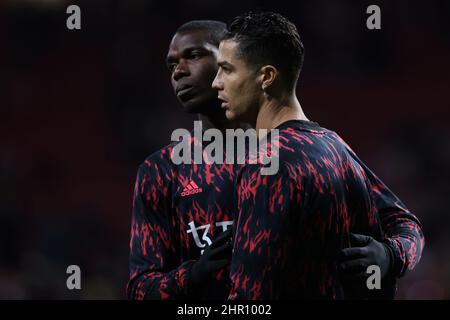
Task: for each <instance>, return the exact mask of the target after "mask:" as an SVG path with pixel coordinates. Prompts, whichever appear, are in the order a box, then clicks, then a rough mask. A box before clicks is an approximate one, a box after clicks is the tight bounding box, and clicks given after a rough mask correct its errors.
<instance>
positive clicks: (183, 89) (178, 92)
mask: <svg viewBox="0 0 450 320" xmlns="http://www.w3.org/2000/svg"><path fill="white" fill-rule="evenodd" d="M192 88H193V87H192V86H190V85H188V84H182V85H180V86H179V87H177V88H176V89H175V93H176V95H177V96H178V97H181V96H184V95H186V93H188V92H189V91H191V90H192Z"/></svg>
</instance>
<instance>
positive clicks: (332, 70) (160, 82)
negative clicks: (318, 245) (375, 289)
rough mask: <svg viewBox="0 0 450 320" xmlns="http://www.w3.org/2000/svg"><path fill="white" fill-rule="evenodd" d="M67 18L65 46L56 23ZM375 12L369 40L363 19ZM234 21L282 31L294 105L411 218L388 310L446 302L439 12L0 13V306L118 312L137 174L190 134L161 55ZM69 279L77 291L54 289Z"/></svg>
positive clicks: (32, 8) (318, 7)
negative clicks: (81, 305)
mask: <svg viewBox="0 0 450 320" xmlns="http://www.w3.org/2000/svg"><path fill="white" fill-rule="evenodd" d="M70 4H77V5H79V6H80V8H81V27H82V28H81V30H79V31H69V30H68V29H67V28H66V19H67V17H68V16H69V15H68V14H66V8H67V6H68V5H70ZM370 4H377V5H379V6H380V8H381V25H382V29H381V30H374V31H370V30H368V29H367V28H366V19H367V17H368V14H366V8H367V6H368V5H370ZM250 9H265V10H272V11H277V12H280V13H281V14H283V15H285V16H286V17H288V18H289V19H291V20H292V21H293V22H295V24H296V25H297V26H298V28H299V31H300V34H301V36H302V38H303V42H304V45H305V47H306V58H305V64H304V69H303V71H302V74H301V80H300V82H299V86H298V96H299V98H300V102H301V103H302V106H303V108H304V110H305V112H306V114H307V116H308V117H309V118H310V119H312V120H314V121H317V122H319V123H320V124H321V125H322V126H324V127H327V128H330V129H333V130H335V131H337V132H338V133H339V134H340V135H341V136H342V137H343V138H344V139H345V140H346V141H347V142H348V143H349V144H350V145H351V146H352V148H353V149H354V150H355V151H356V152H357V153H358V154H359V155H360V157H361V158H362V159H363V161H365V162H366V163H367V164H368V165H369V166H370V167H371V168H372V169H373V170H374V171H375V172H376V173H377V174H378V176H379V177H380V178H381V179H382V180H383V181H384V182H385V183H386V184H387V185H388V186H389V187H390V188H391V189H392V190H393V191H394V192H395V193H396V194H397V195H398V196H399V197H400V198H401V199H402V200H403V201H404V202H405V203H406V205H407V206H408V207H409V208H410V210H412V211H413V212H415V213H416V214H417V216H418V217H419V218H420V220H421V222H422V223H423V226H424V230H425V236H426V247H425V251H424V254H423V256H422V261H421V263H420V264H419V265H418V266H417V267H416V268H415V270H413V271H412V272H409V273H408V274H407V275H406V276H405V277H404V278H403V279H402V280H401V281H400V289H399V294H398V298H399V299H449V298H450V250H449V249H448V247H449V245H450V214H449V212H448V209H449V205H448V202H447V201H448V199H449V197H450V195H449V191H450V190H449V188H448V185H449V184H448V182H449V178H450V174H449V173H450V171H449V170H448V168H447V166H448V164H450V139H449V138H450V126H449V125H448V117H449V116H450V108H449V107H450V103H449V102H450V99H449V90H450V81H449V74H450V61H449V57H450V2H449V1H445V0H441V1H416V2H414V1H404V0H402V1H371V2H369V1H325V0H314V1H292V2H287V1H283V0H277V1H273V0H272V1H256V0H251V1H239V2H236V3H235V2H233V1H217V0H216V1H214V0H189V1H152V0H139V1H138V0H109V1H107V0H95V1H93V0H89V1H88V0H85V1H65V0H34V1H31V0H28V1H26V0H1V1H0V146H1V149H0V298H3V299H29V298H31V299H36V298H44V299H47V298H50V299H79V298H81V299H110V298H111V299H118V298H120V299H123V298H125V284H126V281H127V274H128V260H127V259H128V242H129V229H130V216H131V199H132V191H133V187H134V179H135V175H136V170H137V167H138V165H139V164H140V163H141V162H142V161H143V160H144V159H145V157H146V156H147V155H149V154H151V153H152V152H154V151H156V150H157V149H158V148H160V147H162V146H163V145H165V144H167V143H169V142H170V134H171V132H172V131H173V130H174V129H176V128H180V127H184V128H190V127H191V126H192V121H193V119H194V117H193V116H190V115H186V114H184V113H183V111H182V110H181V107H180V106H179V105H178V103H177V101H176V99H175V97H174V95H173V93H172V91H171V87H170V82H169V74H168V71H167V70H166V67H165V55H166V52H167V48H168V45H169V42H170V39H171V36H172V34H173V32H174V31H175V30H176V28H177V27H178V26H179V25H181V24H182V23H184V22H186V21H188V20H192V19H219V20H225V21H227V20H229V19H230V18H231V17H233V16H235V15H237V14H240V13H242V12H244V11H247V10H250ZM72 264H75V265H79V266H80V268H81V271H82V290H73V291H70V290H68V289H67V288H66V278H67V276H68V275H67V274H66V268H67V266H68V265H72Z"/></svg>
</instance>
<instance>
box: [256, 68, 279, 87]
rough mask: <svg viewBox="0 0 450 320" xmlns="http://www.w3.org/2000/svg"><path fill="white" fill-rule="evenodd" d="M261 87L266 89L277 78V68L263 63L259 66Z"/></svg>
mask: <svg viewBox="0 0 450 320" xmlns="http://www.w3.org/2000/svg"><path fill="white" fill-rule="evenodd" d="M260 72H261V89H262V90H266V89H268V88H269V87H271V86H272V85H273V83H274V82H275V80H276V79H277V78H278V70H277V68H275V67H274V66H272V65H265V66H263V67H262V68H261V71H260Z"/></svg>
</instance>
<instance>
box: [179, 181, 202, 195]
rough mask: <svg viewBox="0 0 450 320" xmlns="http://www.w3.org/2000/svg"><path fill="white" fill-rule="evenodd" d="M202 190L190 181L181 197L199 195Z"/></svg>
mask: <svg viewBox="0 0 450 320" xmlns="http://www.w3.org/2000/svg"><path fill="white" fill-rule="evenodd" d="M202 191H203V189H202V188H199V187H198V186H197V184H196V183H195V182H194V181H190V182H189V183H188V184H187V185H186V186H185V187H184V189H183V192H182V193H181V196H182V197H186V196H190V195H192V194H196V193H200V192H202Z"/></svg>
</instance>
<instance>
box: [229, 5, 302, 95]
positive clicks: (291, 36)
mask: <svg viewBox="0 0 450 320" xmlns="http://www.w3.org/2000/svg"><path fill="white" fill-rule="evenodd" d="M227 29H228V30H227V34H226V35H225V39H224V40H234V41H236V42H237V43H238V55H240V56H242V57H243V58H244V59H245V60H246V62H247V63H248V64H250V65H253V66H254V67H255V68H257V69H259V68H260V67H262V66H263V65H265V64H271V65H273V66H275V67H276V68H278V69H279V70H280V74H281V78H282V79H283V80H284V83H285V85H286V86H288V88H289V90H294V89H295V85H296V83H297V79H298V76H299V74H300V70H301V68H302V65H303V59H304V54H305V49H304V47H303V44H302V42H301V40H300V36H299V34H298V31H297V28H296V27H295V25H294V24H293V23H292V22H290V21H289V20H287V19H286V18H285V17H283V16H282V15H280V14H278V13H274V12H249V13H246V14H243V15H240V16H237V17H236V18H234V19H233V20H232V21H231V22H230V23H229V24H228V26H227Z"/></svg>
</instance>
